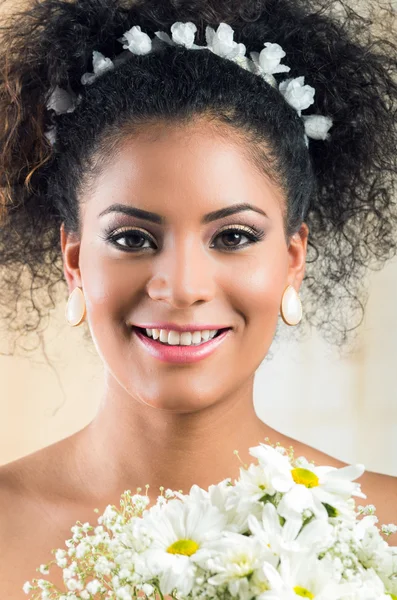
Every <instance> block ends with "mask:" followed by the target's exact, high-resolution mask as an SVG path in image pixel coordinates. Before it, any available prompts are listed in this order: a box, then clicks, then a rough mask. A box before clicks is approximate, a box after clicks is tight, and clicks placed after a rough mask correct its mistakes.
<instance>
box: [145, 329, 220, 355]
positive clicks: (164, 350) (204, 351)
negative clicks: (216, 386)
mask: <svg viewBox="0 0 397 600" xmlns="http://www.w3.org/2000/svg"><path fill="white" fill-rule="evenodd" d="M133 332H134V334H135V335H136V336H137V338H138V339H139V341H140V343H141V344H142V345H143V346H144V348H146V350H147V351H148V352H149V353H150V354H151V355H152V356H154V357H155V358H157V359H158V360H161V361H163V362H171V363H191V362H197V361H199V360H201V359H203V358H206V357H207V356H209V355H210V354H212V353H213V352H215V350H216V349H217V348H219V346H221V344H222V343H223V342H224V341H225V340H226V339H227V338H228V337H229V334H231V332H232V329H226V330H224V331H220V332H219V333H218V334H217V335H216V336H215V337H213V338H212V339H211V340H208V341H207V342H203V343H201V344H199V345H196V346H172V345H170V344H164V343H163V342H160V341H159V340H154V339H153V338H150V337H148V336H146V335H144V334H143V333H142V332H141V331H140V330H139V329H138V328H136V327H133Z"/></svg>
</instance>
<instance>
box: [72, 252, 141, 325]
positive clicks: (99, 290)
mask: <svg viewBox="0 0 397 600" xmlns="http://www.w3.org/2000/svg"><path fill="white" fill-rule="evenodd" d="M80 268H81V271H82V273H83V274H84V280H83V285H84V289H85V292H86V303H87V312H88V314H89V320H90V324H91V325H92V326H93V328H94V331H96V330H97V329H98V328H99V329H106V327H107V326H111V327H112V328H114V327H123V326H124V324H125V322H126V320H127V318H128V315H129V314H131V313H132V312H133V311H134V303H135V302H136V303H138V302H139V290H141V289H142V286H143V285H144V274H143V272H142V276H141V275H140V273H141V271H142V269H140V268H139V266H137V265H136V266H134V267H133V268H131V265H130V266H128V263H127V261H126V260H125V259H124V260H118V259H116V258H115V257H114V256H113V257H109V255H107V256H105V254H104V253H103V252H99V251H93V250H92V249H91V248H89V247H88V248H87V249H86V250H85V251H83V252H82V253H81V254H80Z"/></svg>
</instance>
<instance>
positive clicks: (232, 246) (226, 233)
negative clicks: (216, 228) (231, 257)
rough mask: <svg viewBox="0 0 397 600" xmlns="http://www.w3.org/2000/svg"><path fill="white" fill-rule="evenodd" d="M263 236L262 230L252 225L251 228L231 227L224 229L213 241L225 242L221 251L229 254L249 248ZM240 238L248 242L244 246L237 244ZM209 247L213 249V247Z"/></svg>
mask: <svg viewBox="0 0 397 600" xmlns="http://www.w3.org/2000/svg"><path fill="white" fill-rule="evenodd" d="M264 236H265V232H264V231H263V229H257V228H256V227H255V225H252V227H246V226H245V225H239V226H233V227H230V226H228V227H226V228H225V229H223V230H221V231H220V232H219V233H218V234H217V235H216V238H215V239H216V240H217V239H223V240H225V246H224V248H223V249H225V250H226V251H227V252H229V251H234V250H240V249H241V248H246V247H247V246H251V244H255V243H256V242H259V241H260V240H262V239H263V238H264ZM241 237H245V238H247V239H248V240H249V241H248V242H245V243H244V244H238V242H239V241H240V240H241ZM235 242H237V243H235ZM210 247H211V248H213V247H214V246H210Z"/></svg>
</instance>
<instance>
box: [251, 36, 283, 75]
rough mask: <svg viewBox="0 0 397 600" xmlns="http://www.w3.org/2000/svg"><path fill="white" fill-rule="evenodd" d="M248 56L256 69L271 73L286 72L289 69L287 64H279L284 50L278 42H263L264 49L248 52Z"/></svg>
mask: <svg viewBox="0 0 397 600" xmlns="http://www.w3.org/2000/svg"><path fill="white" fill-rule="evenodd" d="M250 56H251V58H252V60H253V62H254V63H255V65H256V67H257V69H258V71H260V72H263V73H267V74H268V75H273V74H274V73H288V71H290V70H291V68H290V67H287V65H281V64H280V61H281V59H282V58H284V56H285V52H284V50H283V49H282V47H281V46H280V45H279V44H272V43H271V42H265V47H264V49H263V50H262V51H261V52H260V53H258V52H250Z"/></svg>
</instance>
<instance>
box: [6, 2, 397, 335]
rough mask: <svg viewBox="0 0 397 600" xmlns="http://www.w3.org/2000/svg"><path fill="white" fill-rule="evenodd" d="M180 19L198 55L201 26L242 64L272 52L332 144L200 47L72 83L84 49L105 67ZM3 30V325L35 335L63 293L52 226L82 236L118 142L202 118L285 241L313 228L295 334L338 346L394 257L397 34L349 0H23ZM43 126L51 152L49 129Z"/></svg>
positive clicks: (254, 81)
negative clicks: (247, 164) (268, 187)
mask: <svg viewBox="0 0 397 600" xmlns="http://www.w3.org/2000/svg"><path fill="white" fill-rule="evenodd" d="M3 3H4V0H3ZM379 6H380V5H379ZM382 10H383V11H384V13H383V14H384V16H387V19H386V18H382V22H383V23H384V24H390V23H392V22H394V18H395V15H394V14H393V11H392V9H391V8H389V9H388V8H385V7H384V6H383V9H382ZM175 21H182V22H187V21H192V22H193V23H195V25H196V26H197V33H196V37H195V43H196V44H199V45H205V44H206V39H205V28H206V25H210V26H212V27H214V28H217V26H218V25H219V23H221V22H224V23H228V24H230V25H231V26H232V27H233V30H234V40H235V41H237V42H242V43H244V44H245V46H246V49H247V52H246V55H247V56H249V53H250V52H251V51H259V52H260V50H261V49H262V48H263V45H264V43H265V42H267V41H270V42H274V43H278V44H280V45H281V46H282V48H283V49H284V50H285V52H286V58H285V63H286V64H287V65H288V66H290V67H291V71H290V72H289V74H288V77H297V76H302V75H303V76H304V77H305V83H307V84H309V85H311V86H313V87H314V88H315V91H316V93H315V103H314V104H313V105H312V106H311V107H310V109H309V110H308V111H305V113H304V114H321V115H326V116H329V117H331V118H332V119H333V126H332V128H331V130H330V138H329V140H325V141H323V140H313V139H310V143H309V148H307V146H306V145H305V143H304V136H303V132H304V126H303V122H302V119H301V118H299V116H298V114H297V112H296V111H295V110H294V109H293V108H292V107H291V106H290V105H289V104H287V102H285V100H284V99H283V97H282V95H281V94H280V93H279V92H278V91H277V90H275V89H274V88H273V87H271V86H269V85H268V84H267V83H266V82H264V80H263V79H262V78H260V77H258V76H256V75H254V74H252V73H250V72H248V71H246V70H244V69H242V68H241V67H240V66H238V65H236V64H235V63H234V62H232V61H230V60H225V59H224V58H220V57H219V56H217V55H215V54H213V53H212V52H210V51H202V52H193V51H191V50H188V49H186V48H185V47H183V46H180V45H178V46H167V45H164V49H163V51H162V52H159V53H153V54H150V55H139V56H138V55H131V58H130V59H129V60H127V61H125V62H124V63H122V64H119V65H118V66H117V67H116V68H115V69H113V70H110V71H107V72H106V73H104V74H103V75H102V76H101V77H99V78H98V79H97V80H96V81H95V82H94V83H93V84H91V85H85V86H84V85H82V83H81V76H82V74H83V73H85V72H90V71H92V56H93V51H94V50H97V51H99V52H102V53H103V54H104V55H105V56H106V57H109V58H114V57H115V56H116V55H118V54H120V52H122V46H121V44H120V42H119V41H118V38H120V37H121V36H122V35H123V33H124V32H126V31H127V30H129V29H130V28H131V27H132V26H133V25H140V26H141V28H142V31H144V32H146V33H147V34H149V35H150V37H151V38H154V37H155V32H156V31H158V30H162V31H167V32H168V33H170V26H171V25H172V24H173V23H174V22H175ZM3 25H4V26H3V27H2V29H1V39H2V43H1V50H0V53H1V61H0V64H1V67H0V68H1V74H0V90H1V91H0V114H1V118H0V127H1V134H0V135H1V154H0V173H1V181H2V185H1V189H0V218H1V220H0V276H1V285H0V307H1V310H2V317H3V318H4V321H5V322H6V324H7V329H8V330H9V331H11V330H12V331H13V332H16V333H17V334H19V338H20V337H25V336H27V335H28V334H29V332H33V333H34V332H36V334H37V333H39V330H40V325H41V324H42V322H43V320H44V319H45V318H48V317H49V316H50V312H51V310H52V309H53V308H55V306H56V304H57V302H58V299H59V298H62V299H63V300H66V299H67V297H68V290H67V287H66V282H65V280H64V275H63V265H62V253H61V247H60V225H61V223H62V222H63V223H64V226H65V230H66V231H75V232H79V231H80V217H79V201H80V198H81V195H82V192H83V191H86V190H87V189H88V188H89V185H90V183H92V182H93V181H94V180H95V178H96V177H97V176H98V174H99V173H100V172H101V171H102V170H103V169H105V168H106V164H107V161H108V157H109V156H111V155H112V153H114V152H117V148H118V145H119V143H120V141H121V140H122V139H124V136H126V135H129V136H130V135H134V133H137V132H138V131H139V130H142V128H144V127H145V124H149V123H157V122H161V121H162V122H181V123H189V122H191V121H192V119H194V118H195V117H207V118H209V119H210V120H211V122H212V123H215V124H219V125H223V126H224V124H226V125H228V126H229V127H231V128H233V130H234V132H235V133H236V134H238V135H239V136H240V139H241V143H242V146H243V147H244V148H245V149H246V150H247V151H248V152H249V153H250V157H251V159H252V161H253V162H254V163H255V165H256V166H257V168H258V169H259V170H260V171H261V172H263V173H267V174H268V175H269V174H270V175H271V176H272V177H273V178H274V180H275V181H277V182H278V183H279V184H280V185H281V186H282V189H283V190H284V192H285V197H286V199H287V203H286V207H285V235H286V238H287V239H288V238H289V236H291V235H292V234H293V233H295V232H296V231H297V230H298V229H299V227H300V225H301V224H302V222H303V221H304V222H306V223H307V224H308V226H309V230H310V232H309V240H308V253H307V269H306V275H305V279H304V281H303V285H302V287H301V290H300V294H301V297H302V300H303V307H304V319H303V321H302V322H301V324H300V325H299V327H295V328H291V329H295V330H299V331H300V333H302V332H303V331H304V330H305V329H306V325H314V326H316V327H318V328H319V330H320V332H321V333H322V335H323V337H325V338H326V339H327V340H328V341H330V342H331V343H334V344H336V345H337V346H343V345H344V344H345V343H346V342H347V341H348V340H349V336H350V333H351V332H352V331H353V330H355V329H356V328H357V327H358V325H359V324H360V323H361V321H362V318H363V313H364V306H365V300H366V291H365V285H364V282H365V275H366V272H367V270H368V269H369V268H371V269H378V268H380V267H381V266H382V265H383V264H384V263H385V261H386V260H388V259H390V258H392V257H393V256H394V255H395V254H396V233H395V232H396V220H397V214H396V213H397V211H396V202H395V197H394V194H395V184H396V166H397V158H396V154H397V153H396V148H397V131H396V122H397V120H396V114H397V113H396V108H397V106H396V104H397V103H396V100H397V82H396V78H395V75H396V72H397V53H396V50H397V46H396V44H395V43H394V42H393V35H387V32H386V29H384V30H383V31H382V32H381V33H379V32H378V31H377V30H376V29H375V25H376V24H375V21H374V19H373V17H372V16H371V15H368V14H367V15H365V16H364V15H363V14H359V13H358V12H357V11H356V10H354V9H353V8H352V7H351V6H349V5H348V3H347V2H345V1H344V0H338V1H336V0H328V1H326V0H191V1H189V2H186V1H184V0H161V1H159V0H76V1H66V0H43V1H41V2H40V1H39V0H34V2H33V5H30V6H29V8H26V9H25V10H23V11H21V12H18V13H13V14H11V15H9V16H8V17H7V18H6V17H4V19H3ZM390 31H392V29H391V27H390ZM276 79H277V80H278V81H281V80H283V79H285V74H279V75H276ZM56 86H59V87H61V88H63V89H69V90H73V91H74V92H75V93H76V94H79V95H81V102H80V104H79V105H78V107H77V108H76V110H75V111H74V112H70V113H65V114H61V115H56V114H55V113H54V111H53V110H47V107H46V104H47V101H48V99H49V96H50V92H51V91H52V90H54V89H55V87H56ZM54 123H56V130H57V140H56V143H55V145H53V146H52V145H51V144H50V143H49V141H48V139H47V137H46V135H45V132H46V131H47V130H48V129H49V128H50V127H51V126H53V125H54ZM58 293H59V295H58ZM299 335H300V334H299ZM19 338H18V339H19Z"/></svg>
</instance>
